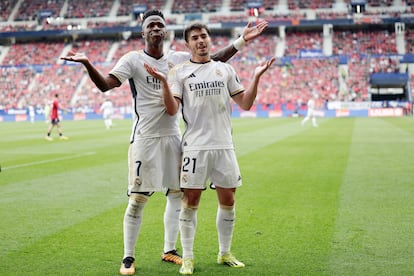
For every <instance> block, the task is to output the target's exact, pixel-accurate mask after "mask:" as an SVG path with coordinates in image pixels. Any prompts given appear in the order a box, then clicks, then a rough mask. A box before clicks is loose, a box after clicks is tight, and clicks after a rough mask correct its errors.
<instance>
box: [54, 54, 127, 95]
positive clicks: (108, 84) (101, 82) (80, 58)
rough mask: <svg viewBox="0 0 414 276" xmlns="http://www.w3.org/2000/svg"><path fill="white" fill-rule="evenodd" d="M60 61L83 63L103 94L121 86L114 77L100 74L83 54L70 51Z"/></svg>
mask: <svg viewBox="0 0 414 276" xmlns="http://www.w3.org/2000/svg"><path fill="white" fill-rule="evenodd" d="M60 59H63V60H67V61H74V62H79V63H82V64H83V65H84V66H85V68H86V70H87V71H88V74H89V77H90V78H91V80H92V81H93V82H94V83H95V85H96V87H97V88H99V90H101V91H102V92H105V91H108V90H110V89H112V88H115V87H118V86H120V85H121V83H120V82H119V80H118V79H117V78H115V77H114V76H112V75H107V76H104V75H103V74H102V73H101V72H99V70H98V69H97V68H96V67H95V66H94V65H93V64H92V63H91V62H90V61H89V59H88V57H87V56H86V55H85V54H83V53H75V52H73V51H69V53H68V55H67V56H64V57H61V58H60Z"/></svg>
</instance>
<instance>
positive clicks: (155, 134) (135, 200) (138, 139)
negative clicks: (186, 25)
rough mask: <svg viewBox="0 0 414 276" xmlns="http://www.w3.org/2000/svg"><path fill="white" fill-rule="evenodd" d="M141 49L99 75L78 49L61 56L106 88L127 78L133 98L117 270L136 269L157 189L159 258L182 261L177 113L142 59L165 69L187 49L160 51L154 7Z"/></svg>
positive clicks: (224, 54)
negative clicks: (146, 214) (147, 210)
mask: <svg viewBox="0 0 414 276" xmlns="http://www.w3.org/2000/svg"><path fill="white" fill-rule="evenodd" d="M141 24H142V33H141V35H142V37H143V38H144V40H145V46H144V49H143V50H137V51H131V52H129V53H127V54H125V55H124V56H123V57H121V59H120V60H119V61H118V62H117V63H116V65H115V67H114V68H112V70H111V71H110V72H109V74H108V75H106V76H105V75H103V74H102V73H101V72H99V71H98V70H97V69H96V67H95V66H94V65H93V64H92V63H91V62H90V61H89V59H88V58H87V57H86V56H85V55H84V54H82V53H74V52H69V55H68V56H66V57H62V59H64V60H68V61H75V62H81V63H82V64H83V65H84V66H85V68H86V69H87V71H88V73H89V76H90V78H91V80H92V81H93V82H94V83H95V85H96V86H97V87H98V88H99V89H100V90H101V91H102V92H105V91H107V90H110V89H112V88H115V87H118V86H120V85H121V84H122V83H123V82H124V81H126V80H129V83H130V87H131V93H132V98H133V103H134V111H135V114H134V115H135V120H134V124H133V127H132V134H131V140H130V147H129V151H128V162H129V177H128V182H129V185H128V196H129V201H128V206H127V208H126V211H125V215H124V257H123V260H122V263H121V268H120V273H121V274H122V275H132V274H134V273H135V246H136V242H137V239H138V234H139V231H140V228H141V224H142V216H143V209H144V207H145V205H146V203H147V201H148V199H149V197H150V196H151V195H152V194H153V193H154V192H157V191H163V192H165V194H166V195H167V204H166V207H165V212H164V231H165V232H164V251H163V252H164V253H163V254H162V255H161V258H162V260H163V261H167V262H172V263H176V264H181V263H182V259H181V256H180V255H179V254H178V253H177V251H176V241H177V237H178V231H179V222H178V218H179V213H180V209H181V197H182V193H181V191H180V186H179V173H180V170H179V167H180V162H181V149H180V142H181V133H180V128H179V119H178V116H176V115H173V116H170V115H169V114H167V112H166V108H165V106H164V104H163V99H162V87H161V84H160V81H159V80H158V79H156V78H154V77H153V76H151V75H150V74H149V73H148V72H147V71H146V70H145V68H144V64H150V65H151V66H153V67H156V68H157V69H158V70H160V71H161V72H162V73H163V74H165V75H166V74H167V73H168V70H169V68H170V67H172V66H173V65H175V64H178V63H180V62H183V61H185V60H189V59H190V54H189V53H187V52H176V51H168V53H166V54H164V49H163V45H164V40H165V37H166V22H165V19H164V15H163V14H162V12H161V11H158V10H149V11H147V12H146V13H145V14H144V16H143V19H142V23H141ZM267 25H268V23H267V22H266V21H263V22H260V23H258V24H257V25H256V26H254V27H252V26H250V23H249V24H248V25H247V27H246V28H245V29H244V31H243V35H242V36H241V37H239V38H238V39H236V40H235V41H234V42H233V43H232V44H230V45H228V46H227V47H225V48H224V49H222V50H221V51H219V52H217V53H216V55H214V58H215V59H218V60H222V61H226V60H228V59H229V58H230V57H232V56H233V55H234V54H235V53H236V52H237V51H238V49H240V48H241V47H242V46H243V44H244V43H245V42H246V41H249V40H251V39H254V38H256V37H257V36H259V35H260V34H261V33H262V32H263V30H264V29H265V28H266V27H267Z"/></svg>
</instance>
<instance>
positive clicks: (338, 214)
mask: <svg viewBox="0 0 414 276" xmlns="http://www.w3.org/2000/svg"><path fill="white" fill-rule="evenodd" d="M114 123H115V125H114V128H113V129H111V130H106V129H105V127H104V124H103V121H64V122H62V127H63V130H64V134H65V135H66V136H69V137H70V140H68V141H60V140H58V139H56V132H55V133H54V136H55V140H54V141H52V142H48V141H46V140H44V139H43V137H44V135H45V132H46V129H47V125H46V124H45V123H44V122H36V123H34V124H31V123H26V122H22V123H0V133H1V135H0V164H1V172H0V219H1V222H0V237H1V238H0V275H7V276H9V275H118V270H119V265H120V262H121V258H122V255H123V241H122V221H123V214H124V210H125V207H126V204H127V197H126V187H127V149H128V142H129V135H130V129H131V121H129V120H124V121H115V122H114ZM318 123H319V124H320V126H319V127H318V128H313V127H311V124H310V123H308V125H305V126H303V127H302V126H301V125H300V118H284V119H279V118H278V119H234V120H233V126H234V141H235V144H236V152H237V155H238V159H239V164H240V168H241V171H242V176H243V186H242V187H241V188H239V189H238V191H237V196H236V198H237V200H236V201H237V203H236V207H237V211H236V213H237V222H236V228H235V233H234V238H233V245H232V251H233V253H234V254H235V255H236V256H237V257H238V258H239V259H240V260H242V261H244V262H245V264H246V267H245V268H242V269H234V268H229V267H224V266H220V265H217V264H216V254H217V250H218V246H217V235H216V229H215V216H216V210H217V198H216V195H215V193H214V192H213V191H211V190H208V191H206V192H204V193H203V196H202V200H201V203H200V208H199V213H198V229H197V233H196V240H195V247H194V250H195V256H196V259H195V271H194V275H200V276H201V275H398V276H400V275H414V120H413V118H411V117H403V118H336V119H328V118H325V119H322V118H321V119H319V120H318ZM164 206H165V198H164V195H162V194H161V193H157V194H155V195H153V196H152V198H151V199H150V201H149V203H148V204H147V207H146V209H145V211H144V223H143V226H142V228H141V234H140V237H139V240H138V243H137V248H136V259H137V261H136V267H137V272H136V275H179V274H178V269H179V267H178V266H176V265H173V264H169V263H163V262H162V261H161V260H160V254H161V251H162V245H163V231H164V230H163V223H162V220H163V218H162V217H163V211H164ZM178 246H179V248H180V242H178Z"/></svg>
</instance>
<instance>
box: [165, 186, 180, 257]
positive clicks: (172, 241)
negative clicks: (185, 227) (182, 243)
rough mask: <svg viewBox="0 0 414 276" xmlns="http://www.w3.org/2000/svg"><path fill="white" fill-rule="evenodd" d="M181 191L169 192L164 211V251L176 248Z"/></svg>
mask: <svg viewBox="0 0 414 276" xmlns="http://www.w3.org/2000/svg"><path fill="white" fill-rule="evenodd" d="M181 196H182V195H181V192H169V193H168V195H167V205H166V206H165V211H164V253H166V252H168V251H171V250H175V249H176V247H175V245H176V242H177V238H178V231H179V229H180V228H179V216H180V210H181Z"/></svg>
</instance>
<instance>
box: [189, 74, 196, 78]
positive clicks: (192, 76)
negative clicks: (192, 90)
mask: <svg viewBox="0 0 414 276" xmlns="http://www.w3.org/2000/svg"><path fill="white" fill-rule="evenodd" d="M195 77H196V75H194V73H191V75H189V76H188V78H195Z"/></svg>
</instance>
